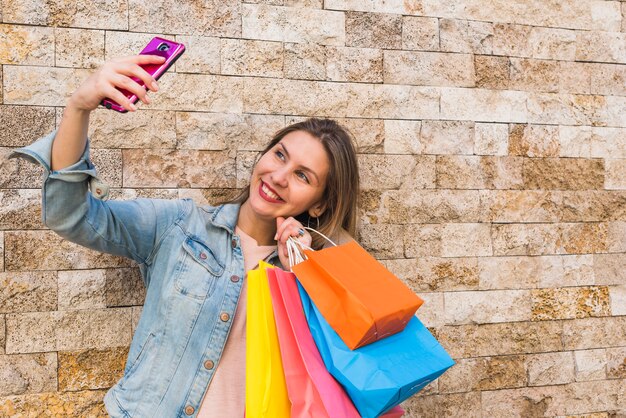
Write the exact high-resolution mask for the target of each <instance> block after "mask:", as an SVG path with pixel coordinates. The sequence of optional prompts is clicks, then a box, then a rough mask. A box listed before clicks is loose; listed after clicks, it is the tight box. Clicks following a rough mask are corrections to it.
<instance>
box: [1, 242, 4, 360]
mask: <svg viewBox="0 0 626 418" xmlns="http://www.w3.org/2000/svg"><path fill="white" fill-rule="evenodd" d="M0 256H1V257H0V270H2V271H4V232H2V231H0ZM0 322H2V321H0ZM0 353H1V352H0Z"/></svg>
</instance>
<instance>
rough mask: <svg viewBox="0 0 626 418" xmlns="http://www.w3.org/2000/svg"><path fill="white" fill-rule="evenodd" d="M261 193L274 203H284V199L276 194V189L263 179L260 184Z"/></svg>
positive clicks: (264, 197)
mask: <svg viewBox="0 0 626 418" xmlns="http://www.w3.org/2000/svg"><path fill="white" fill-rule="evenodd" d="M259 194H260V195H261V197H262V198H263V199H265V200H267V201H268V202H272V203H282V202H284V200H283V199H282V198H281V197H280V196H278V195H277V194H276V192H275V191H274V190H272V188H271V187H270V186H268V185H267V184H266V183H265V182H264V181H263V180H261V184H260V186H259Z"/></svg>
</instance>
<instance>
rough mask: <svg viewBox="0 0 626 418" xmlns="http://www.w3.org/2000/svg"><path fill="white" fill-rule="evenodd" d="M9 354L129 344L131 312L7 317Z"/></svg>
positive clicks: (52, 313) (82, 311)
mask: <svg viewBox="0 0 626 418" xmlns="http://www.w3.org/2000/svg"><path fill="white" fill-rule="evenodd" d="M6 322H7V324H6V334H7V336H6V353H7V354H13V353H32V352H39V351H57V350H80V349H84V348H90V347H96V348H108V347H121V346H127V345H129V344H130V337H131V332H130V309H126V308H115V309H99V310H95V309H94V310H89V311H86V310H74V311H53V312H34V313H22V314H8V315H7V317H6Z"/></svg>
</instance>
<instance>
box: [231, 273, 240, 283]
mask: <svg viewBox="0 0 626 418" xmlns="http://www.w3.org/2000/svg"><path fill="white" fill-rule="evenodd" d="M230 281H231V282H233V283H237V282H238V281H239V276H237V275H236V274H233V275H232V276H230Z"/></svg>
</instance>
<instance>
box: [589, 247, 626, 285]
mask: <svg viewBox="0 0 626 418" xmlns="http://www.w3.org/2000/svg"><path fill="white" fill-rule="evenodd" d="M593 272H594V276H595V283H596V284H598V285H621V284H623V283H625V282H626V281H625V279H626V257H624V256H623V255H622V254H594V255H593Z"/></svg>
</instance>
